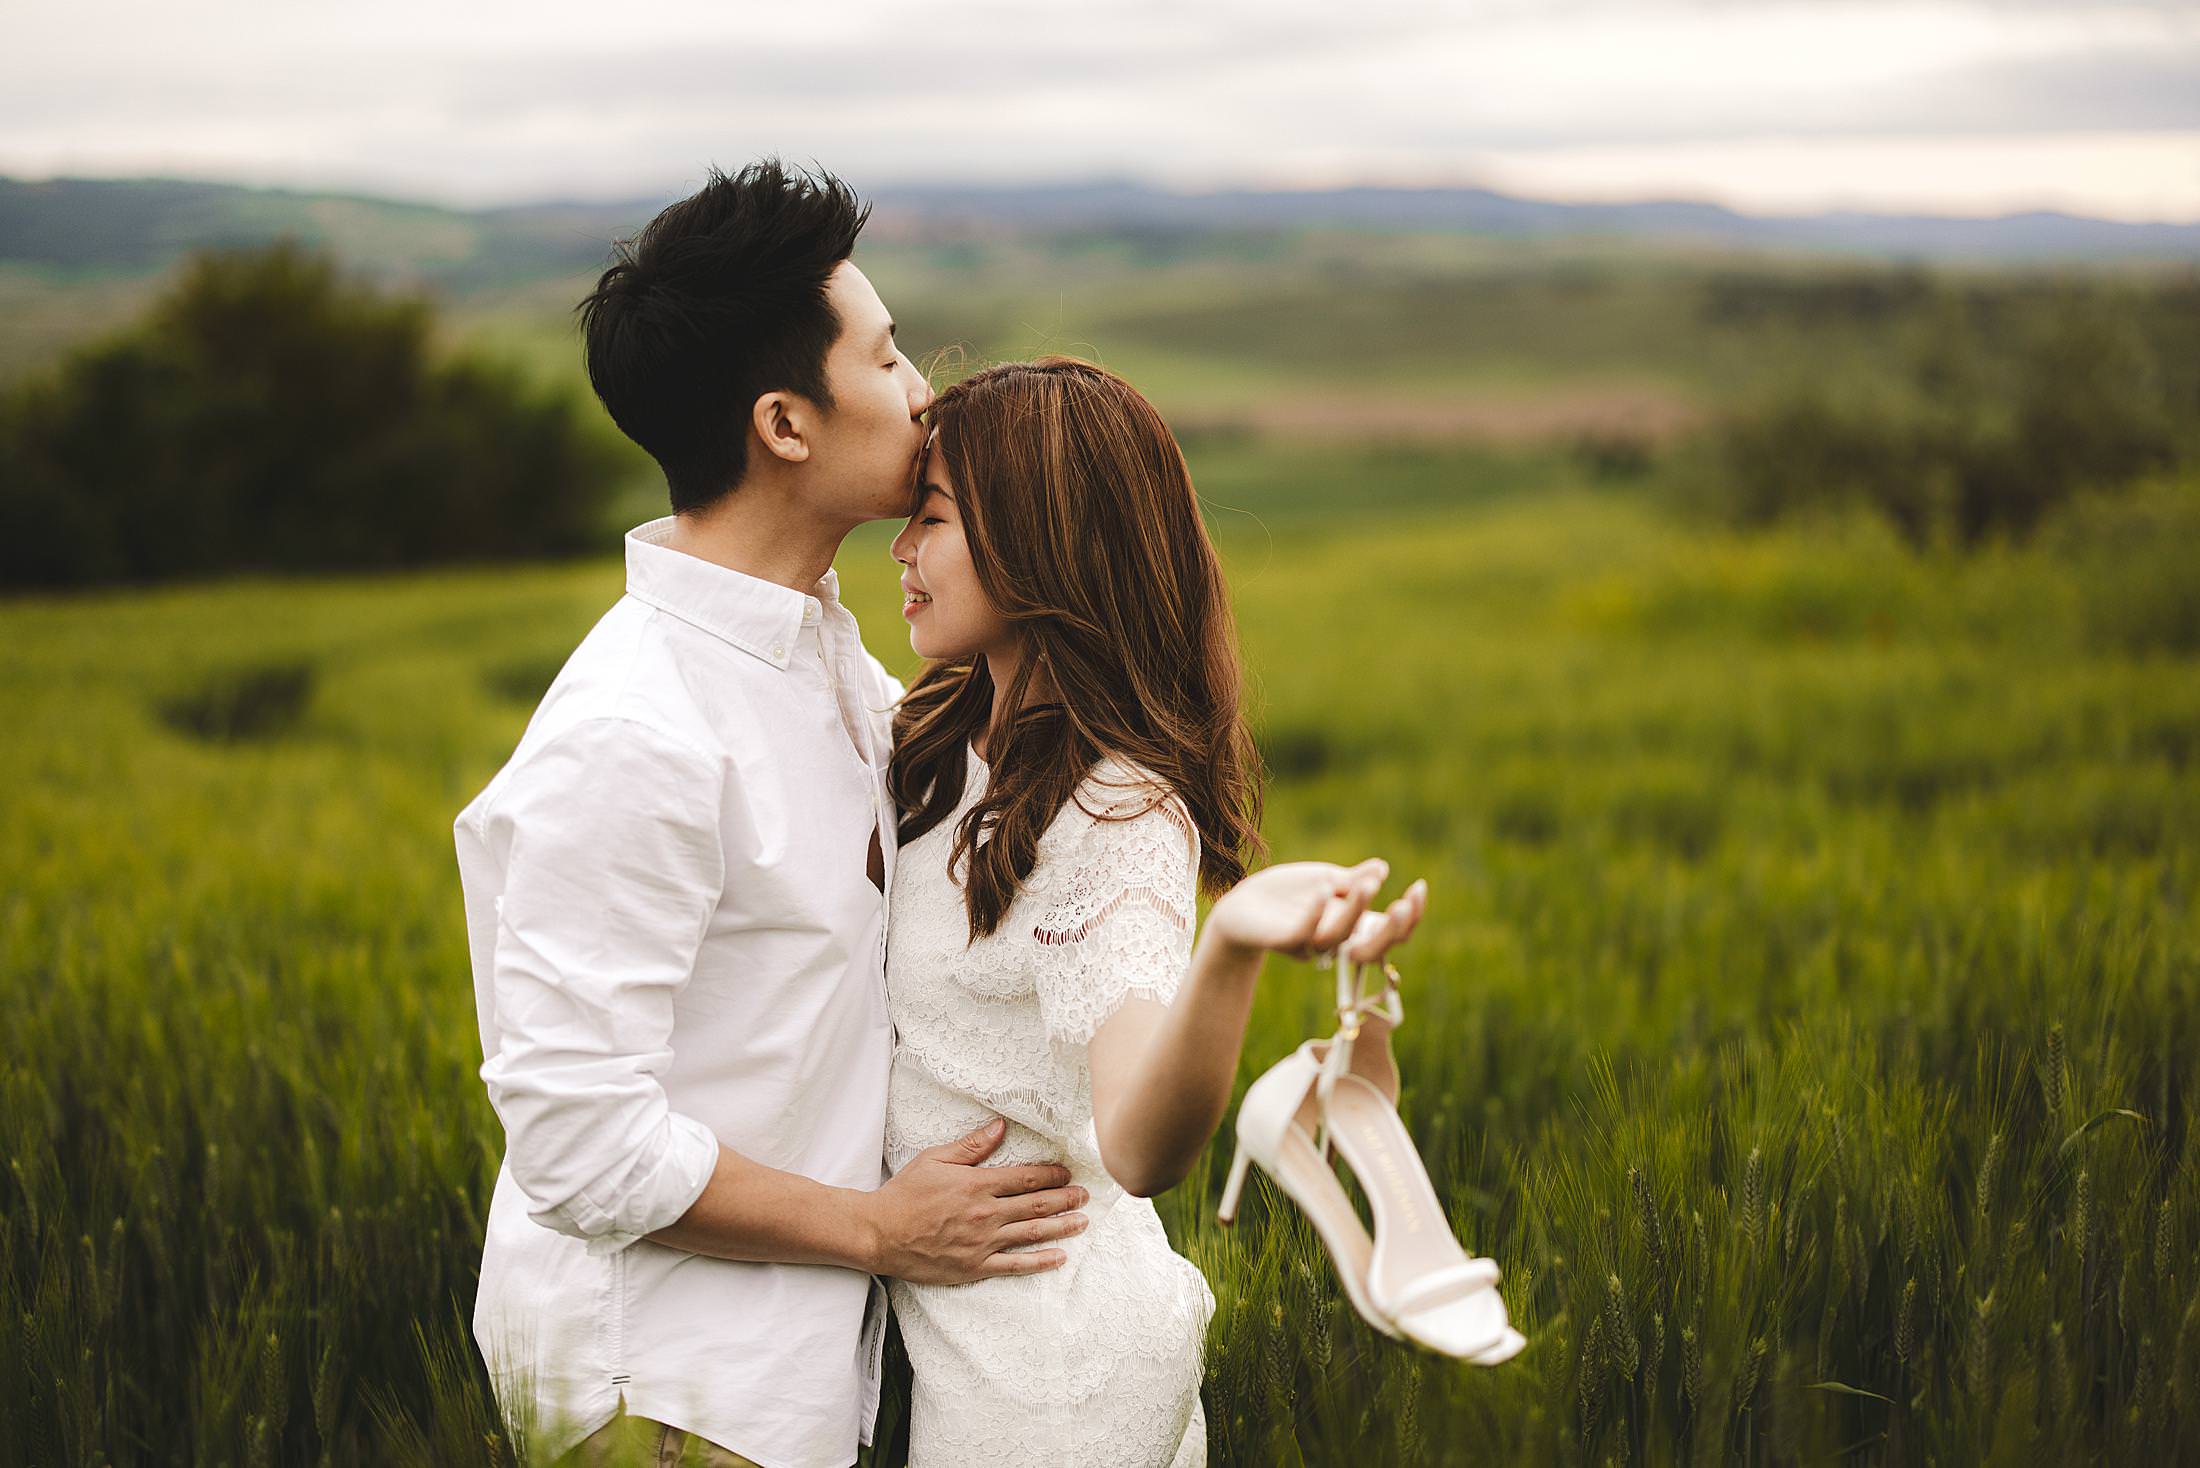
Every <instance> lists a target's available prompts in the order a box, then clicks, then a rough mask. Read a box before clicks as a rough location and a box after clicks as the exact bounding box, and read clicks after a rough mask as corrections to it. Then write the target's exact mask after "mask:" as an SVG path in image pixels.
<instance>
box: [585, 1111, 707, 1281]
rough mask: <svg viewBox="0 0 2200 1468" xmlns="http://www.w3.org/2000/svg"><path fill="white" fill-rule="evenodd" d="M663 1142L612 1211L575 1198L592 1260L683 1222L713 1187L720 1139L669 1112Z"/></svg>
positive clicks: (632, 1174)
mask: <svg viewBox="0 0 2200 1468" xmlns="http://www.w3.org/2000/svg"><path fill="white" fill-rule="evenodd" d="M660 1137H661V1140H660V1142H659V1143H658V1145H657V1146H655V1147H654V1148H652V1149H651V1150H652V1152H653V1153H654V1155H651V1156H645V1157H644V1158H642V1159H641V1160H640V1161H638V1162H637V1163H636V1164H635V1165H634V1167H633V1168H632V1169H630V1170H629V1171H628V1173H627V1175H626V1177H625V1179H624V1180H623V1181H622V1183H621V1185H620V1188H619V1196H618V1197H617V1198H616V1199H615V1200H614V1201H613V1203H612V1206H611V1207H610V1208H604V1207H602V1206H600V1205H599V1204H597V1203H596V1202H595V1201H594V1200H593V1199H583V1198H576V1199H575V1200H574V1207H573V1212H574V1213H575V1214H577V1215H579V1218H578V1220H577V1221H579V1222H580V1224H581V1226H582V1229H583V1231H584V1232H585V1233H586V1234H587V1236H588V1252H589V1253H590V1254H592V1255H601V1254H616V1253H618V1252H619V1251H620V1250H621V1249H624V1248H627V1247H628V1246H629V1245H631V1244H633V1243H635V1242H637V1241H638V1240H640V1239H642V1238H643V1237H645V1236H647V1235H649V1234H652V1233H655V1232H656V1231H657V1230H658V1229H661V1228H664V1227H665V1226H666V1225H668V1224H672V1223H677V1222H679V1220H680V1218H681V1216H682V1215H684V1214H685V1213H686V1212H687V1211H688V1209H690V1208H692V1207H694V1206H695V1200H696V1199H697V1198H700V1197H702V1196H703V1189H704V1188H706V1187H708V1186H710V1175H711V1172H712V1171H713V1170H714V1169H715V1168H716V1167H717V1165H718V1137H717V1135H716V1134H715V1133H713V1132H712V1131H711V1129H710V1128H709V1127H707V1126H704V1125H703V1124H702V1123H701V1122H699V1121H697V1120H696V1119H695V1118H694V1117H692V1116H682V1115H681V1114H680V1113H678V1112H676V1111H675V1112H671V1113H669V1114H668V1115H667V1116H666V1117H665V1129H664V1131H663V1132H662V1133H661V1134H660Z"/></svg>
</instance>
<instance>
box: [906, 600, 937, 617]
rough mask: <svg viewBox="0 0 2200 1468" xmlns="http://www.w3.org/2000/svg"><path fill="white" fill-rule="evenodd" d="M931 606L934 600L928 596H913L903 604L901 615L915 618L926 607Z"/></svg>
mask: <svg viewBox="0 0 2200 1468" xmlns="http://www.w3.org/2000/svg"><path fill="white" fill-rule="evenodd" d="M930 605H932V598H930V597H928V596H913V597H910V598H909V599H908V600H907V601H904V602H903V603H902V604H901V614H902V615H903V616H904V617H914V616H915V615H916V614H917V613H919V612H921V611H923V610H924V609H925V608H926V607H928V606H930Z"/></svg>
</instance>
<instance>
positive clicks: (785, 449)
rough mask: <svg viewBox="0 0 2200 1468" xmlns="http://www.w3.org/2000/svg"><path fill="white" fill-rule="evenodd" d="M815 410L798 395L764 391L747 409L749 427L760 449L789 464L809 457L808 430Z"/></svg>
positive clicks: (806, 399)
mask: <svg viewBox="0 0 2200 1468" xmlns="http://www.w3.org/2000/svg"><path fill="white" fill-rule="evenodd" d="M816 417H817V409H816V407H815V406H814V405H813V404H812V403H811V402H810V400H809V399H808V398H806V397H803V396H801V395H800V394H799V393H791V392H768V393H766V394H764V395H763V396H762V397H760V398H758V399H757V400H756V404H755V406H754V407H752V408H750V409H749V426H750V427H751V428H754V429H755V430H756V436H757V438H758V439H760V440H761V441H762V442H763V445H764V448H765V450H766V451H767V452H769V453H771V454H772V455H773V456H774V457H776V458H779V459H782V460H784V461H785V462H787V463H789V464H799V463H802V462H803V461H804V460H806V459H808V458H809V457H810V437H809V435H810V429H811V425H812V423H813V422H814V420H815V419H816Z"/></svg>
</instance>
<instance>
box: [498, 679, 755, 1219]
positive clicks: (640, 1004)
mask: <svg viewBox="0 0 2200 1468" xmlns="http://www.w3.org/2000/svg"><path fill="white" fill-rule="evenodd" d="M723 779H724V775H723V773H722V770H721V768H720V766H719V765H718V764H717V763H716V762H715V761H713V760H712V759H710V758H708V757H707V756H705V755H704V754H702V753H701V752H700V751H697V750H695V749H693V748H690V747H689V746H688V745H686V744H685V743H684V742H682V741H681V740H679V739H678V738H676V737H675V736H673V735H672V734H670V733H668V732H666V731H664V730H661V729H658V728H655V727H654V726H652V725H649V724H646V723H641V722H637V721H635V720H631V719H624V718H594V719H587V720H583V721H582V722H580V723H578V724H575V725H574V726H572V727H571V728H568V729H565V730H562V731H560V732H559V733H557V734H555V735H553V736H552V737H551V738H550V739H548V740H546V741H545V742H544V743H543V744H542V745H541V746H540V747H538V748H537V749H535V750H534V751H533V752H532V753H530V754H529V755H528V756H527V757H526V758H525V760H524V761H523V762H522V763H520V764H519V765H518V766H516V767H515V768H514V769H512V770H510V771H508V772H507V781H506V785H505V788H504V790H503V791H502V793H501V794H500V796H499V797H498V799H497V802H496V804H495V805H494V807H492V808H491V810H490V811H489V812H488V814H487V820H486V822H485V830H484V832H483V834H484V836H485V837H486V838H487V840H488V842H489V844H490V845H491V846H492V847H499V846H501V848H502V850H503V856H504V868H505V874H506V875H505V884H504V891H503V893H502V895H501V897H500V898H499V900H498V903H497V912H498V921H497V928H496V943H495V951H494V963H493V987H494V997H495V1014H494V1024H493V1026H492V1028H491V1038H492V1039H493V1042H494V1048H493V1049H492V1051H491V1053H490V1054H489V1055H488V1056H487V1058H486V1059H485V1060H484V1062H483V1064H482V1068H481V1078H482V1080H483V1081H484V1082H486V1083H487V1085H488V1090H489V1100H490V1103H491V1104H492V1105H493V1106H494V1107H495V1108H496V1113H497V1116H498V1118H499V1119H500V1120H501V1121H502V1122H503V1123H504V1131H505V1138H506V1152H505V1162H506V1166H507V1167H508V1168H509V1169H510V1171H511V1175H512V1179H513V1181H514V1182H515V1183H516V1184H517V1185H518V1186H519V1189H520V1191H521V1193H522V1194H524V1195H525V1197H526V1199H527V1203H528V1212H529V1216H531V1217H532V1218H533V1219H534V1220H535V1221H536V1222H538V1223H540V1224H542V1225H544V1226H545V1227H547V1228H552V1229H555V1230H557V1231H558V1232H559V1233H563V1234H568V1235H571V1236H573V1237H576V1238H582V1239H586V1240H588V1241H589V1246H590V1250H591V1252H596V1253H604V1252H612V1251H616V1250H618V1249H622V1248H624V1247H626V1246H627V1245H629V1244H631V1243H633V1242H634V1241H635V1240H636V1239H639V1238H641V1237H642V1236H643V1235H645V1234H648V1233H650V1232H652V1231H654V1230H656V1229H660V1228H663V1227H665V1226H666V1225H667V1224H670V1223H673V1222H675V1221H677V1220H678V1219H679V1218H680V1216H681V1215H682V1214H684V1213H686V1212H687V1210H688V1208H689V1207H690V1206H692V1205H693V1204H694V1202H695V1200H696V1199H697V1198H698V1197H700V1196H701V1195H702V1191H703V1188H704V1186H705V1185H706V1184H707V1183H708V1182H709V1181H710V1175H711V1171H712V1169H713V1167H714V1166H715V1165H716V1163H717V1160H718V1139H717V1137H715V1136H714V1135H713V1134H712V1133H711V1131H710V1129H709V1128H708V1127H706V1126H704V1125H703V1124H702V1123H701V1122H699V1121H697V1120H696V1119H695V1118H693V1117H690V1116H685V1115H682V1114H681V1113H679V1112H677V1111H674V1110H673V1109H672V1107H671V1104H670V1102H669V1101H668V1099H667V1097H666V1094H665V1088H664V1085H663V1082H662V1080H661V1079H660V1077H661V1076H662V1075H663V1074H664V1072H665V1070H666V1069H667V1068H668V1067H669V1066H670V1064H671V1062H672V1046H671V1036H672V1028H673V1000H674V996H676V995H677V994H678V993H679V992H680V990H681V989H682V988H683V987H685V986H686V984H687V982H688V980H689V978H690V976H691V975H692V974H693V972H694V966H695V960H696V955H697V952H698V951H699V949H700V947H701V945H702V941H703V937H704V933H705V931H706V930H707V928H708V926H709V923H710V920H711V915H712V913H713V912H714V911H715V910H716V908H717V905H718V901H719V898H720V896H721V895H722V893H723V890H724V885H725V848H724V845H723V843H722V841H721V839H720V832H719V830H718V819H719V813H720V811H721V809H722V805H721V801H720V796H721V785H722V781H723Z"/></svg>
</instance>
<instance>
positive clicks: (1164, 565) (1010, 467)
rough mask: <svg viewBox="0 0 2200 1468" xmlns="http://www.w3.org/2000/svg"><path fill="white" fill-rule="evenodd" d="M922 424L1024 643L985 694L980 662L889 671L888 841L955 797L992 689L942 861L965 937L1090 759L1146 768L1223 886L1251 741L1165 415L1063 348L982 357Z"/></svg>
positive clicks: (1244, 840)
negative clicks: (906, 674) (998, 727)
mask: <svg viewBox="0 0 2200 1468" xmlns="http://www.w3.org/2000/svg"><path fill="white" fill-rule="evenodd" d="M930 418H931V423H932V427H933V429H934V433H935V437H934V438H933V441H932V446H931V449H930V452H931V453H933V454H937V455H939V456H940V459H941V460H942V462H943V463H944V464H945V466H946V469H947V473H948V476H949V478H950V479H951V480H952V482H953V483H954V486H955V504H956V509H957V511H958V513H959V515H960V517H961V520H962V526H963V535H964V538H965V539H966V540H967V541H968V543H969V546H970V560H971V565H972V568H973V570H974V571H975V572H976V574H977V578H978V584H979V585H980V586H981V587H982V588H983V589H984V591H985V594H986V597H987V599H988V600H990V601H991V602H992V604H993V607H994V609H995V610H996V611H997V612H999V613H1000V615H1001V616H1003V617H1004V618H1006V619H1007V620H1009V621H1010V622H1012V623H1014V624H1015V625H1016V628H1017V630H1018V631H1019V632H1020V633H1021V634H1022V636H1023V638H1024V645H1025V649H1026V652H1025V656H1024V658H1023V659H1022V664H1021V666H1020V668H1019V669H1018V671H1017V674H1016V677H1015V679H1014V681H1013V682H1012V683H1011V685H1010V686H1009V687H1008V688H1006V689H995V688H994V686H993V681H992V677H991V675H990V674H989V672H988V670H987V668H986V666H985V660H984V659H983V658H957V659H948V660H943V661H935V662H931V663H928V664H926V665H925V667H924V669H923V671H922V672H920V673H919V674H918V675H917V679H916V681H915V682H914V683H913V684H911V685H910V688H909V692H908V694H907V696H906V697H904V698H903V700H902V702H901V705H900V707H899V708H898V709H897V710H896V712H895V715H894V757H893V766H892V775H891V788H892V791H893V795H894V801H895V805H896V807H897V809H898V811H899V814H900V831H901V839H902V840H903V841H905V842H907V841H912V840H915V839H916V838H917V837H918V836H921V835H923V834H924V833H925V832H926V831H929V830H931V829H932V828H933V827H934V826H936V825H938V824H939V823H940V822H941V821H942V820H944V819H945V818H946V817H947V815H948V813H949V812H951V811H953V810H954V808H955V807H956V805H957V804H959V803H960V802H961V800H962V796H963V777H964V774H965V771H966V768H967V767H966V765H965V761H964V752H963V751H964V746H965V745H966V744H967V743H968V742H969V741H970V739H971V737H972V736H973V735H975V734H978V733H979V732H980V731H981V730H984V729H985V728H986V726H987V724H988V723H989V721H990V720H991V718H992V711H993V701H994V699H995V698H1001V699H1004V700H1005V701H1006V702H1005V707H1007V708H1009V709H1013V710H1016V711H1017V712H1016V713H1015V716H1014V717H1013V718H1012V719H1011V720H1010V721H1009V722H1008V723H1007V725H1006V727H1005V729H1003V730H1002V731H1001V732H1000V734H999V736H998V738H997V739H996V740H995V747H993V748H991V749H989V750H988V751H987V753H988V755H989V756H990V758H989V760H988V763H989V765H990V771H991V772H990V778H989V780H988V783H987V787H986V791H985V795H984V796H983V798H981V799H980V800H979V801H978V802H977V803H976V805H974V806H973V807H972V808H971V810H970V812H969V814H968V815H966V816H965V817H964V818H963V820H962V822H961V823H960V825H959V826H958V827H957V828H956V831H955V841H954V845H953V847H952V848H951V850H950V854H949V858H948V864H949V869H950V870H954V869H956V868H958V867H963V868H964V869H965V870H966V873H967V875H966V877H965V880H964V893H965V897H966V900H967V905H968V909H969V915H970V935H971V937H972V938H977V937H979V936H980V935H982V934H986V933H991V932H992V931H994V929H996V928H998V927H999V926H1000V924H1001V919H1002V918H1003V917H1004V916H1005V915H1006V913H1007V912H1008V907H1009V904H1010V903H1011V902H1012V901H1014V899H1015V896H1016V893H1017V891H1018V890H1019V889H1020V888H1021V886H1022V884H1023V882H1024V881H1025V879H1027V878H1028V877H1029V876H1030V875H1031V869H1032V866H1033V864H1034V862H1035V861H1036V860H1037V857H1038V848H1039V837H1040V835H1041V834H1042V833H1043V832H1044V831H1045V830H1046V828H1047V826H1048V825H1049V823H1051V822H1052V821H1053V820H1054V818H1055V816H1056V815H1057V814H1058V813H1059V812H1060V811H1061V809H1062V807H1063V806H1064V804H1065V803H1067V802H1068V801H1069V800H1070V799H1071V798H1072V797H1074V796H1075V794H1076V793H1077V788H1078V786H1079V785H1080V784H1082V783H1083V782H1084V780H1085V778H1086V777H1087V776H1088V775H1090V774H1091V773H1092V771H1093V768H1094V767H1095V766H1096V765H1097V764H1098V763H1099V762H1100V761H1101V760H1102V759H1103V758H1105V757H1107V756H1111V755H1112V756H1114V757H1116V758H1118V759H1120V760H1124V761H1128V762H1132V763H1135V764H1139V765H1143V766H1145V767H1146V768H1147V769H1149V770H1151V771H1153V772H1154V773H1155V774H1156V775H1158V776H1160V777H1161V778H1162V779H1163V780H1164V781H1166V782H1167V783H1168V785H1169V788H1170V790H1172V791H1174V792H1175V794H1176V796H1177V797H1178V798H1179V799H1180V800H1182V801H1183V803H1184V806H1185V809H1186V810H1187V811H1188V812H1189V813H1190V815H1191V818H1192V822H1193V824H1194V825H1195V826H1196V827H1197V829H1198V831H1199V838H1200V863H1199V878H1200V886H1201V888H1202V889H1203V890H1204V891H1206V892H1207V893H1208V894H1209V895H1214V894H1217V893H1219V892H1221V891H1223V890H1224V889H1225V888H1228V887H1229V886H1231V885H1232V884H1233V883H1235V882H1236V881H1237V880H1238V879H1239V878H1240V877H1242V876H1244V875H1245V865H1246V862H1247V861H1248V860H1249V859H1250V858H1252V857H1254V856H1256V855H1258V854H1259V853H1260V851H1261V849H1262V848H1261V843H1260V836H1259V828H1260V757H1259V755H1258V753H1257V752H1256V751H1255V749H1254V746H1253V739H1252V734H1251V731H1250V730H1248V729H1247V727H1246V724H1245V717H1244V712H1243V709H1242V706H1241V704H1242V688H1241V685H1242V682H1243V674H1242V672H1241V670H1240V667H1239V663H1238V654H1237V637H1236V632H1235V628H1234V626H1233V624H1232V621H1231V616H1230V603H1229V597H1228V593H1227V591H1226V590H1225V588H1224V586H1223V581H1222V566H1221V562H1220V561H1219V560H1218V559H1217V557H1216V555H1215V548H1214V545H1213V543H1212V542H1211V541H1210V540H1208V538H1207V527H1206V524H1205V522H1204V521H1203V520H1202V519H1201V518H1200V513H1199V503H1198V499H1197V497H1196V495H1195V494H1194V493H1193V490H1192V478H1191V472H1190V471H1189V470H1188V469H1187V468H1186V467H1185V464H1184V455H1183V454H1182V453H1181V452H1180V451H1179V450H1178V448H1177V445H1176V440H1175V438H1174V437H1172V436H1171V435H1170V433H1169V429H1168V425H1167V424H1165V423H1163V422H1162V421H1161V415H1160V414H1159V413H1157V412H1156V411H1154V407H1153V404H1151V403H1149V402H1147V401H1146V399H1145V398H1144V397H1142V396H1140V395H1139V393H1138V391H1137V390H1136V389H1135V388H1133V387H1132V386H1131V385H1130V384H1129V383H1127V382H1125V381H1124V380H1123V379H1122V378H1120V377H1117V376H1116V375H1115V374H1114V373H1112V372H1108V371H1106V370H1105V369H1103V368H1100V367H1096V366H1094V365H1092V364H1091V363H1089V362H1081V361H1078V360H1076V359H1075V358H1072V357H1042V358H1040V359H1039V360H1038V361H1035V362H1010V363H1005V364H1003V365H1001V366H997V367H990V368H987V369H986V370H984V371H982V372H978V373H976V374H974V375H973V376H970V377H968V378H965V379H964V380H963V381H961V382H959V383H956V384H955V385H954V386H952V387H949V388H947V389H946V390H945V391H943V392H941V393H940V394H939V396H938V397H937V398H935V399H934V400H933V403H932V409H931V414H930ZM1040 690H1044V693H1043V695H1042V694H1041V692H1040ZM1161 798H1163V797H1162V796H1161V794H1159V793H1157V795H1156V801H1155V803H1158V801H1159V800H1160V799H1161ZM1094 814H1096V815H1097V814H1099V813H1098V812H1094ZM1118 818H1120V817H1118ZM965 863H967V866H966V867H965Z"/></svg>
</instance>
